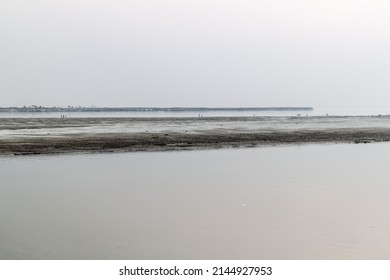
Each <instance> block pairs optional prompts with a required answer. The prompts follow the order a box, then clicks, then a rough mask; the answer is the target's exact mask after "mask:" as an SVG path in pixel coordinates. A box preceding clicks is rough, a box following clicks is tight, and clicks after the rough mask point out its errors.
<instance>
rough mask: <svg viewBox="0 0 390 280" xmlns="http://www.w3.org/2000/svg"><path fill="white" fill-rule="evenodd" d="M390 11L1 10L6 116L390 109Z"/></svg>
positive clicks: (144, 0)
mask: <svg viewBox="0 0 390 280" xmlns="http://www.w3.org/2000/svg"><path fill="white" fill-rule="evenodd" d="M389 32H390V1H388V0H366V1H359V0H237V1H236V0H193V1H192V0H166V1H164V0H66V1H65V0H55V1H53V0H34V1H31V0H0V107H4V106H23V105H32V104H35V105H44V106H67V105H82V106H90V105H95V106H314V107H318V106H323V107H332V106H356V107H378V106H387V107H390V33H389Z"/></svg>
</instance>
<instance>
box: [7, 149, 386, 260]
mask: <svg viewBox="0 0 390 280" xmlns="http://www.w3.org/2000/svg"><path fill="white" fill-rule="evenodd" d="M389 149H390V145H389V144H387V143H382V144H366V145H364V144H360V145H352V144H338V145H306V146H288V147H270V148H253V149H234V150H214V151H191V152H161V153H156V152H149V153H127V154H98V155H69V156H35V157H1V158H0V178H1V181H0V259H389V258H390V240H389V238H388V236H390V222H389V221H390V204H389V203H388V201H389V199H390V188H389V182H390V173H389V172H388V166H387V163H388V157H387V154H388V150H389Z"/></svg>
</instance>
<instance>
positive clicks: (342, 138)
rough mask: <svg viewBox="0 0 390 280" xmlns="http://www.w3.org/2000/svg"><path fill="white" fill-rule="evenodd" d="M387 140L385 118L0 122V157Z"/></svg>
mask: <svg viewBox="0 0 390 280" xmlns="http://www.w3.org/2000/svg"><path fill="white" fill-rule="evenodd" d="M389 140H390V116H364V117H329V116H326V117H325V116H324V117H210V118H33V119H26V118H5V119H1V120H0V155H31V154H63V153H80V152H134V151H170V150H194V149H219V148H231V147H257V146H270V145H280V144H305V143H371V142H383V141H389Z"/></svg>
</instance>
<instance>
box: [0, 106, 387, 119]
mask: <svg viewBox="0 0 390 280" xmlns="http://www.w3.org/2000/svg"><path fill="white" fill-rule="evenodd" d="M64 114H65V115H66V116H67V117H68V118H107V117H112V118H119V117H136V118H137V117H139V118H148V117H150V118H153V117H155V118H164V117H198V116H199V115H200V114H201V115H202V116H203V117H234V116H236V117H237V116H240V117H250V116H253V115H256V116H297V115H298V114H299V115H301V116H306V115H308V116H325V115H329V116H375V115H379V114H381V115H390V108H389V107H369V108H359V107H352V108H345V107H332V108H326V107H316V108H314V109H313V110H304V111H295V110H294V111H287V110H286V111H285V110H279V111H277V110H275V111H205V112H203V111H202V112H198V111H179V112H176V111H175V112H174V111H171V112H169V111H158V112H155V111H140V112H137V111H133V112H35V113H34V112H26V113H22V112H0V119H1V118H60V117H61V115H64Z"/></svg>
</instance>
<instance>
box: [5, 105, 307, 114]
mask: <svg viewBox="0 0 390 280" xmlns="http://www.w3.org/2000/svg"><path fill="white" fill-rule="evenodd" d="M312 110H313V107H81V106H68V107H43V106H35V105H32V106H28V107H26V106H24V107H0V112H28V113H29V112H212V111H312Z"/></svg>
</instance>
